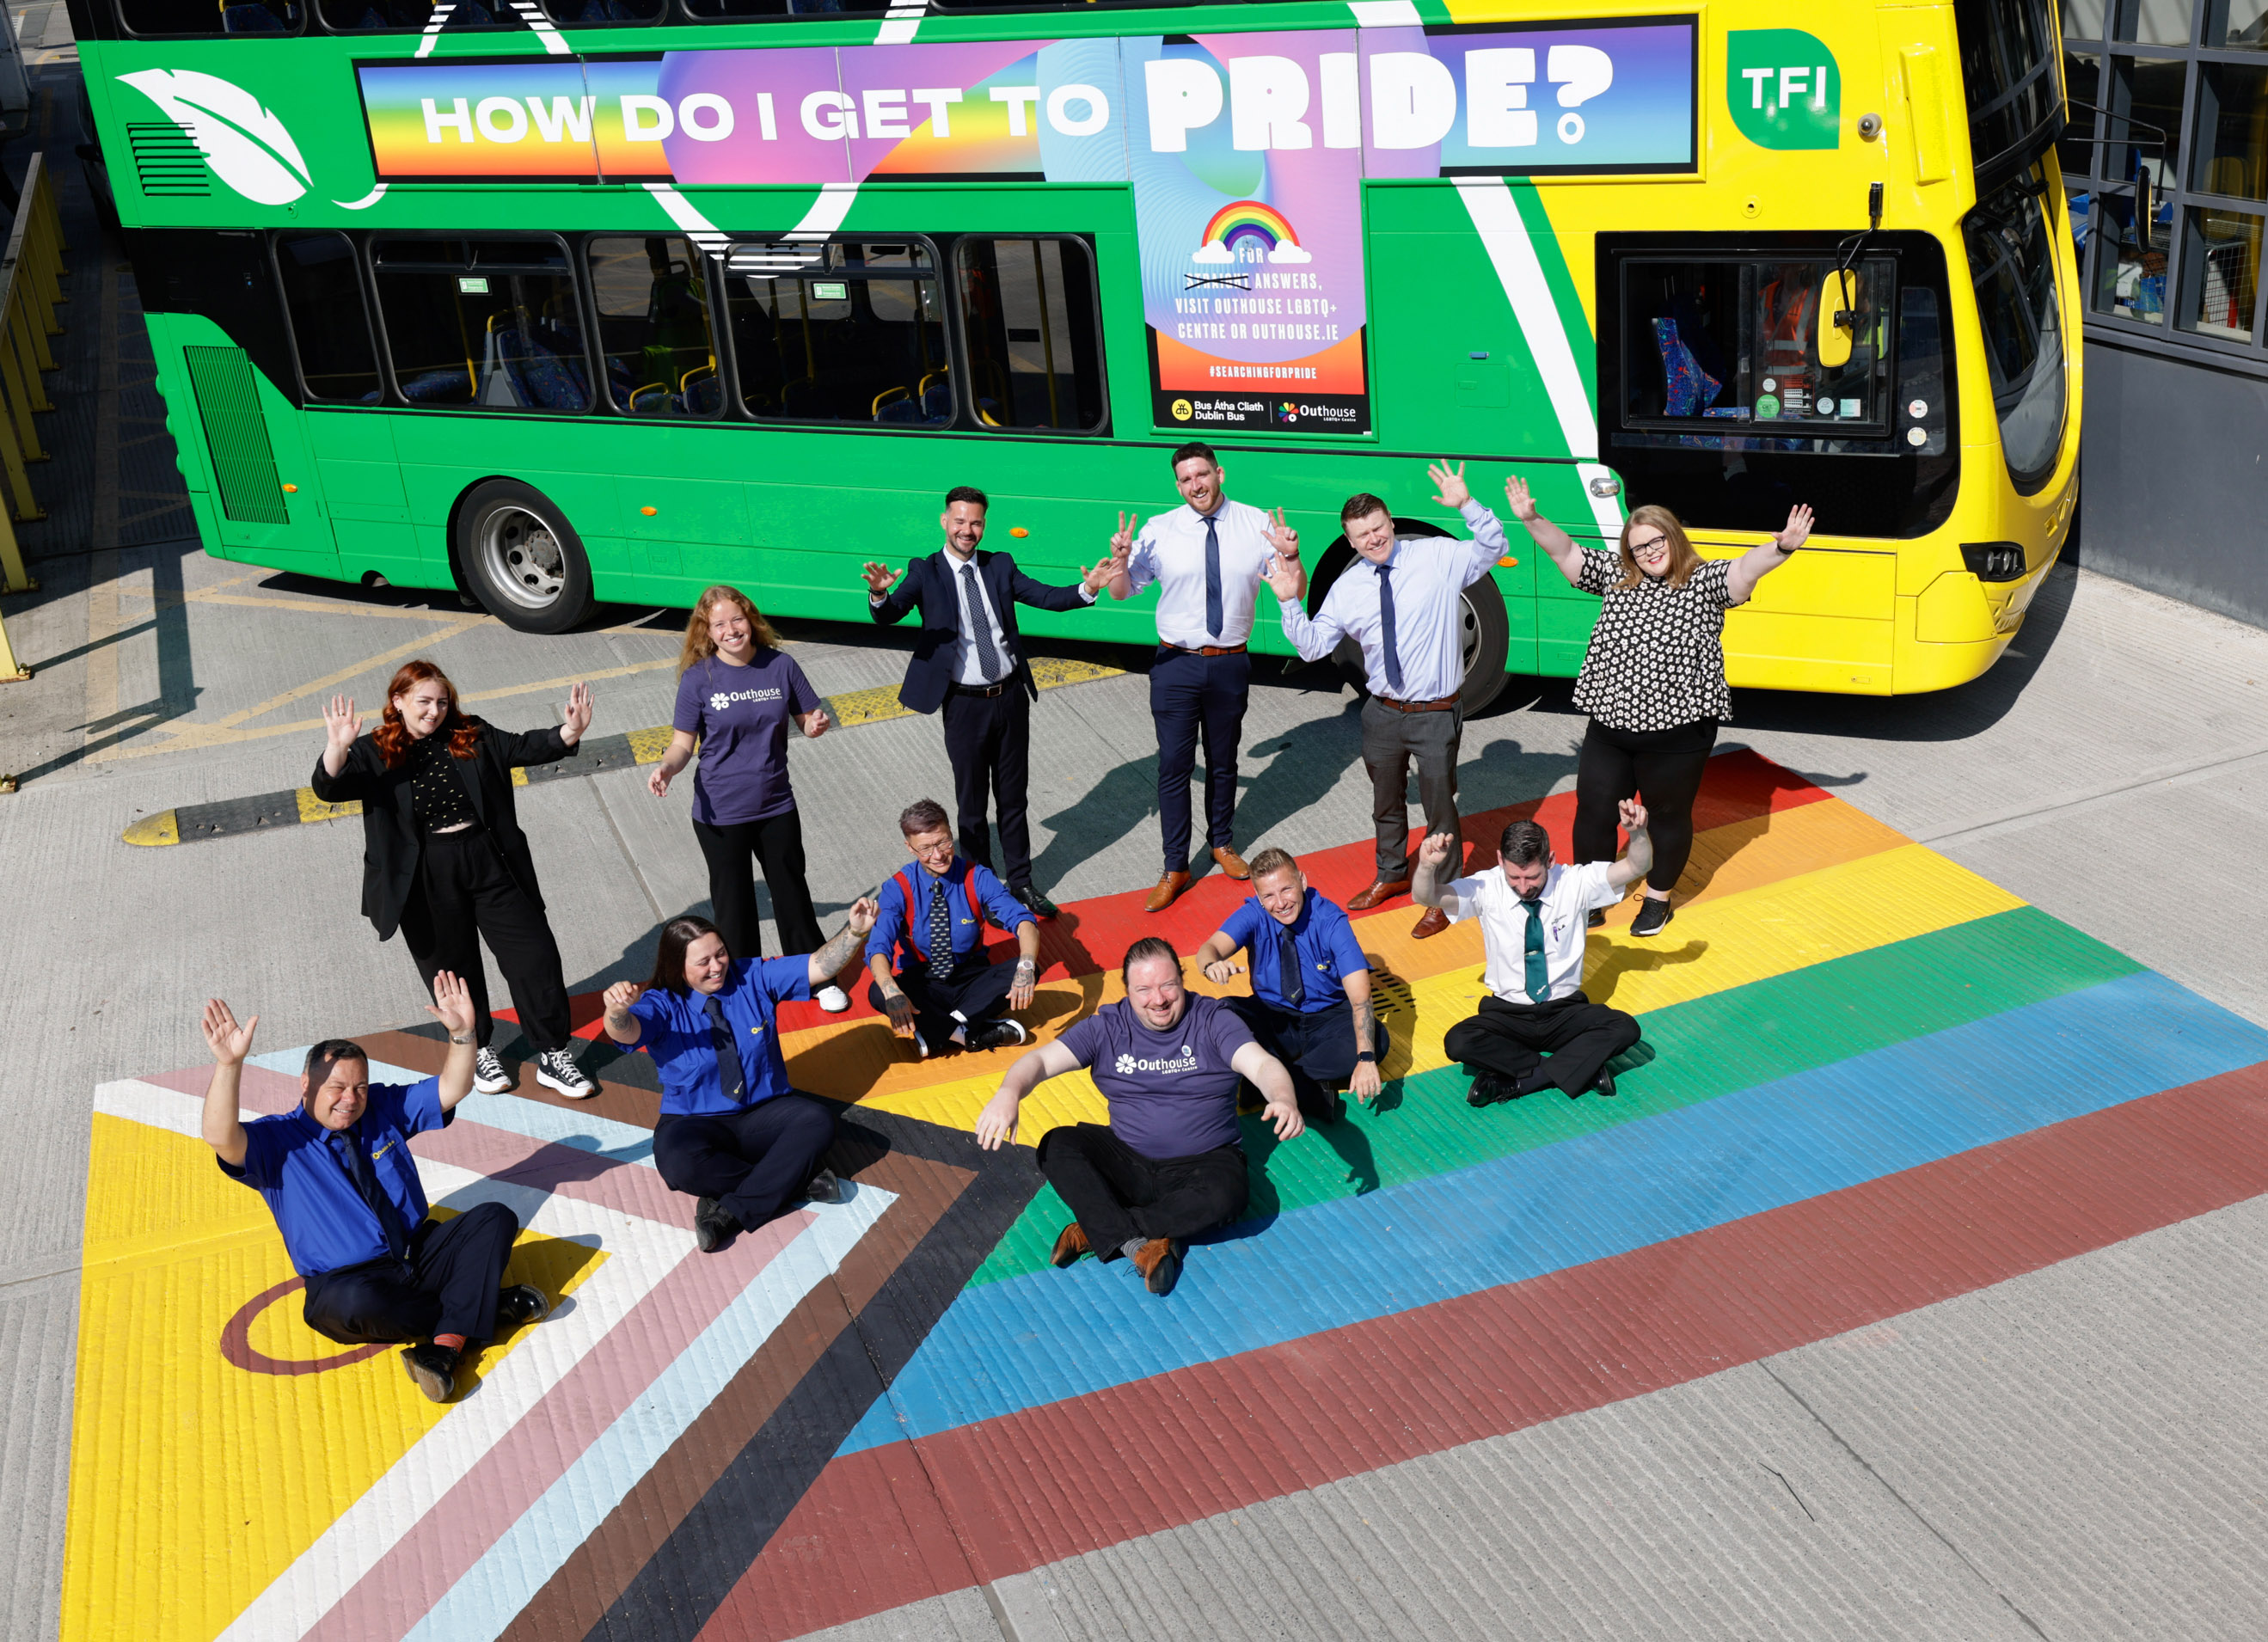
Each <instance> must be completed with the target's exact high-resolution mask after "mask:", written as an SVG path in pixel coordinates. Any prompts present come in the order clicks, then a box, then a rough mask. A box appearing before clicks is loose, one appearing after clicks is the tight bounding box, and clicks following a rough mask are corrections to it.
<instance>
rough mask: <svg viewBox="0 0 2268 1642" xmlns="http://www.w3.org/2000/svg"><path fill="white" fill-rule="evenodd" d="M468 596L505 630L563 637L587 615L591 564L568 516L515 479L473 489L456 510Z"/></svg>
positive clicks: (460, 559) (459, 555) (458, 545)
mask: <svg viewBox="0 0 2268 1642" xmlns="http://www.w3.org/2000/svg"><path fill="white" fill-rule="evenodd" d="M456 534H457V540H456V542H455V544H454V545H455V547H456V550H457V566H458V571H459V574H460V575H461V576H462V578H464V581H465V583H466V591H467V592H468V593H471V594H472V595H473V597H474V598H475V599H477V600H480V601H481V605H482V607H483V608H484V609H486V610H487V611H488V613H489V614H490V615H492V616H494V617H496V619H497V621H499V622H503V623H504V625H505V626H506V627H510V628H515V629H517V630H519V631H520V632H523V633H563V632H565V631H567V630H568V629H570V628H571V627H573V626H574V625H575V624H576V623H577V622H580V621H581V620H582V619H583V618H584V617H585V616H586V615H590V613H591V606H592V602H593V600H592V597H591V561H590V559H589V558H588V557H587V556H585V554H584V552H583V539H582V538H581V537H580V536H578V535H577V534H575V527H574V526H572V525H571V524H569V523H568V522H567V519H566V515H564V514H563V513H562V512H560V511H559V510H558V509H557V508H556V507H555V506H553V505H552V504H551V499H550V498H549V497H547V496H545V495H544V494H543V493H542V492H541V490H534V489H532V488H530V487H529V486H527V485H524V484H521V483H519V482H517V481H514V480H511V479H491V480H490V481H489V482H487V483H486V484H482V485H479V486H476V487H475V489H474V490H473V491H472V492H471V494H469V495H468V496H467V497H465V500H464V504H463V505H462V506H460V508H459V509H458V510H457V532H456Z"/></svg>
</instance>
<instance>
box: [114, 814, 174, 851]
mask: <svg viewBox="0 0 2268 1642" xmlns="http://www.w3.org/2000/svg"><path fill="white" fill-rule="evenodd" d="M123 836H124V837H125V839H126V842H127V843H138V844H144V845H156V844H165V843H180V841H181V828H180V822H179V821H176V820H175V819H174V816H173V811H171V810H159V811H158V813H157V814H155V815H144V817H143V818H142V819H141V820H140V821H136V822H135V823H134V824H133V825H132V826H131V827H129V828H127V829H126V831H125V833H124V835H123Z"/></svg>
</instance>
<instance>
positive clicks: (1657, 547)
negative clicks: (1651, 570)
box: [1630, 536, 1669, 556]
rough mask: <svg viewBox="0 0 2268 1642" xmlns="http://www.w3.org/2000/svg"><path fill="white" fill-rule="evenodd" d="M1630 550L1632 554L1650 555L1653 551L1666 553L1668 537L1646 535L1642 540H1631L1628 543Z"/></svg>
mask: <svg viewBox="0 0 2268 1642" xmlns="http://www.w3.org/2000/svg"><path fill="white" fill-rule="evenodd" d="M1630 550H1631V552H1632V553H1633V554H1637V555H1641V556H1644V555H1650V554H1653V553H1655V552H1662V553H1667V552H1668V550H1669V538H1668V537H1667V536H1648V537H1647V538H1646V540H1645V541H1632V542H1631V544H1630Z"/></svg>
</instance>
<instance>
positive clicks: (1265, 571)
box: [1260, 554, 1307, 604]
mask: <svg viewBox="0 0 2268 1642" xmlns="http://www.w3.org/2000/svg"><path fill="white" fill-rule="evenodd" d="M1260 578H1261V579H1262V580H1263V581H1264V582H1266V583H1267V584H1268V586H1269V589H1270V591H1271V592H1272V593H1275V595H1276V596H1277V597H1278V599H1283V600H1290V601H1292V603H1294V604H1296V603H1298V602H1299V600H1300V596H1301V595H1302V594H1304V593H1306V592H1307V566H1305V565H1304V564H1302V563H1300V561H1299V560H1297V559H1287V558H1285V557H1284V556H1282V555H1281V554H1278V555H1277V556H1275V557H1273V558H1271V559H1270V560H1269V561H1268V563H1266V564H1265V565H1264V566H1263V567H1262V569H1261V572H1260Z"/></svg>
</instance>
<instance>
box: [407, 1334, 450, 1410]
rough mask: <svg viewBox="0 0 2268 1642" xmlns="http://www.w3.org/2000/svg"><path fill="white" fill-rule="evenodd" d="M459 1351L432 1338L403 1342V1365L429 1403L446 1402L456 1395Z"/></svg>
mask: <svg viewBox="0 0 2268 1642" xmlns="http://www.w3.org/2000/svg"><path fill="white" fill-rule="evenodd" d="M457 1361H458V1353H457V1352H455V1351H452V1350H451V1349H450V1348H449V1347H447V1346H446V1345H436V1344H433V1342H432V1341H431V1340H428V1341H426V1342H425V1344H423V1345H410V1346H404V1347H403V1348H402V1351H401V1366H402V1367H403V1368H404V1369H405V1370H407V1371H408V1373H409V1377H410V1378H411V1379H412V1380H414V1381H416V1382H417V1388H418V1389H419V1390H420V1391H423V1393H424V1394H425V1398H426V1401H428V1402H429V1403H446V1402H447V1401H448V1400H449V1399H450V1398H451V1397H453V1396H454V1395H457Z"/></svg>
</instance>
